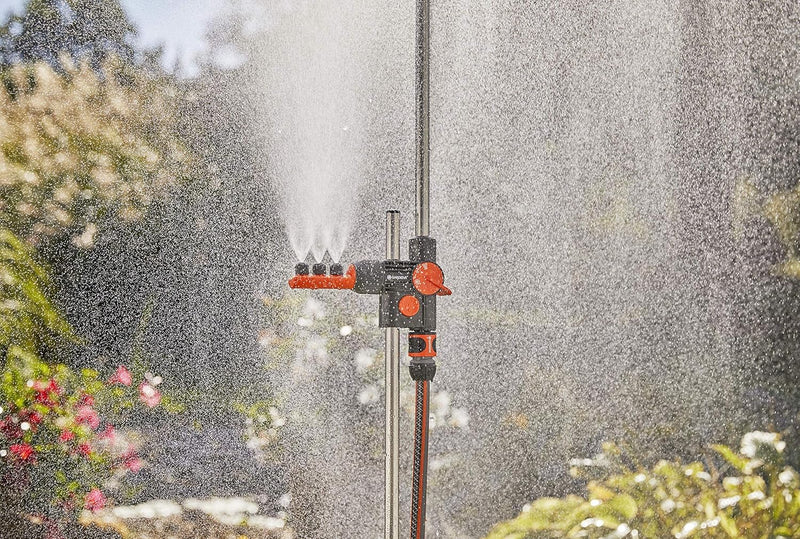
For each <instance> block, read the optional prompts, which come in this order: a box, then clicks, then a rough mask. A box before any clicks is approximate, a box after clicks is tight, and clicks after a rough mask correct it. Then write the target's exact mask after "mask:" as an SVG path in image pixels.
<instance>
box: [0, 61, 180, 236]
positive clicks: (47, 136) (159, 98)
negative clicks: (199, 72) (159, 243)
mask: <svg viewBox="0 0 800 539" xmlns="http://www.w3.org/2000/svg"><path fill="white" fill-rule="evenodd" d="M62 63H63V65H62V70H61V71H62V72H61V73H59V72H58V71H56V70H54V69H53V68H52V67H51V66H49V65H48V64H46V63H44V62H38V63H33V64H15V65H12V66H11V67H9V68H7V69H6V70H5V71H3V72H2V73H0V81H2V83H3V86H0V140H2V143H0V226H4V227H6V228H9V229H11V230H12V231H14V233H15V234H17V235H18V236H19V237H21V238H23V239H24V240H25V241H27V242H28V243H30V244H32V245H37V244H38V243H40V242H41V241H42V240H44V239H46V238H48V237H52V236H55V235H59V234H63V233H72V234H74V235H73V243H74V244H75V245H76V246H78V247H91V246H92V244H93V242H94V235H95V233H96V232H97V231H98V229H99V228H100V227H101V226H102V223H103V222H104V221H105V220H109V219H114V218H119V219H123V220H128V221H130V220H136V219H139V218H140V217H142V215H143V214H144V212H145V210H146V209H147V207H148V206H149V205H150V204H151V202H152V201H153V200H154V199H155V197H157V196H158V194H159V193H161V192H163V191H164V190H165V189H167V188H168V187H170V186H171V185H174V184H176V183H177V182H178V181H180V180H181V179H182V178H185V177H187V175H188V161H189V158H188V154H187V153H186V151H185V149H184V147H183V145H182V144H181V143H180V142H179V140H178V139H177V137H176V136H175V130H174V126H175V123H176V121H177V114H178V105H177V104H178V95H177V90H176V88H175V87H174V85H172V84H171V83H169V81H168V80H166V79H164V78H163V77H161V78H159V77H156V76H153V75H150V74H147V73H146V72H144V71H142V70H136V69H133V68H130V67H128V66H125V65H124V64H122V63H121V62H119V61H118V60H116V59H114V58H113V57H110V58H109V59H107V60H106V61H105V62H104V64H103V66H102V69H101V70H100V72H99V73H98V72H96V71H95V70H93V69H92V68H91V67H90V66H89V65H88V64H87V63H82V64H80V65H77V66H76V65H74V64H72V62H71V61H70V60H69V59H68V58H67V57H64V59H63V60H62Z"/></svg>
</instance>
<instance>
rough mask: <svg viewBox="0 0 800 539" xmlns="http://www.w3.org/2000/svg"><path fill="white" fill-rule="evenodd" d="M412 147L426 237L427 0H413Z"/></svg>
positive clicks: (419, 219)
mask: <svg viewBox="0 0 800 539" xmlns="http://www.w3.org/2000/svg"><path fill="white" fill-rule="evenodd" d="M416 35H417V44H416V77H415V90H416V117H417V125H416V137H415V138H416V148H417V171H416V179H417V190H416V212H415V214H416V215H415V216H416V219H415V221H416V223H415V231H416V235H417V236H430V128H431V124H430V104H429V101H430V50H431V44H430V41H431V36H430V0H417V34H416Z"/></svg>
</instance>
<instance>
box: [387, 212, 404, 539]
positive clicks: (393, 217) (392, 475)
mask: <svg viewBox="0 0 800 539" xmlns="http://www.w3.org/2000/svg"><path fill="white" fill-rule="evenodd" d="M386 259H387V260H400V212H399V211H394V210H390V211H387V212H386ZM384 356H385V358H386V366H385V367H386V435H385V441H386V448H385V449H386V452H385V461H384V462H385V469H384V472H385V486H386V491H385V499H384V501H385V505H384V507H385V515H384V516H385V522H384V537H385V538H386V539H399V537H400V330H399V329H398V328H386V351H385V354H384Z"/></svg>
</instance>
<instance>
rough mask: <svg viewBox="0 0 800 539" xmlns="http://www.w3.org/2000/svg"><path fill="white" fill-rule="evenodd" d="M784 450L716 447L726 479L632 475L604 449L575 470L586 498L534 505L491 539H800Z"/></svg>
mask: <svg viewBox="0 0 800 539" xmlns="http://www.w3.org/2000/svg"><path fill="white" fill-rule="evenodd" d="M784 446H785V444H784V442H783V441H781V439H780V436H779V435H778V434H775V433H767V432H751V433H748V434H746V435H745V436H744V438H743V439H742V444H741V448H740V449H739V451H738V452H737V451H735V450H733V449H731V448H729V447H726V446H721V445H718V446H713V449H714V450H715V452H716V453H717V454H718V455H719V456H721V458H722V459H723V461H724V462H725V466H724V471H721V470H718V469H717V468H716V467H715V466H713V464H709V465H704V464H703V463H700V462H693V463H691V464H685V465H684V464H681V463H678V462H667V461H661V462H659V463H658V464H656V465H655V466H654V467H652V468H651V469H645V468H641V467H638V468H635V469H633V467H631V466H629V465H628V464H627V463H626V461H627V459H626V458H625V455H624V454H623V452H622V451H620V449H619V448H618V447H616V446H614V445H612V444H607V445H605V446H604V450H603V453H602V454H600V455H599V456H598V457H596V458H594V459H585V460H579V461H574V462H573V464H574V468H573V474H574V475H577V476H580V477H584V478H587V479H590V480H589V483H588V486H587V493H586V495H585V497H581V496H568V497H566V498H562V499H556V498H542V499H539V500H536V501H535V502H533V503H531V504H529V505H526V506H525V507H524V508H523V510H522V513H521V514H520V515H519V516H517V517H516V518H514V519H512V520H510V521H507V522H503V523H500V524H498V525H497V526H496V527H495V528H494V529H493V530H492V531H491V532H490V533H489V535H488V536H487V539H540V538H541V539H544V538H548V539H555V538H578V537H581V538H608V539H612V538H622V537H630V538H632V539H635V538H637V537H640V538H648V539H650V538H662V537H675V538H678V539H681V538H686V537H703V538H712V539H713V538H748V539H749V538H752V539H756V538H764V539H767V538H781V537H783V538H789V537H800V478H798V474H797V472H796V471H795V470H794V469H793V468H791V467H789V466H786V465H785V463H784V457H783V450H784Z"/></svg>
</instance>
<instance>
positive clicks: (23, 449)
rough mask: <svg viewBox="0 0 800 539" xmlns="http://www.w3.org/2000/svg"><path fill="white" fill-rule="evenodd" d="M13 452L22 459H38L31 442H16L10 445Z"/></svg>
mask: <svg viewBox="0 0 800 539" xmlns="http://www.w3.org/2000/svg"><path fill="white" fill-rule="evenodd" d="M9 449H10V450H11V453H12V454H14V455H16V456H18V457H19V458H20V460H28V459H31V460H35V459H36V452H35V451H34V450H33V447H31V446H30V444H14V445H12V446H11V447H9Z"/></svg>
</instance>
